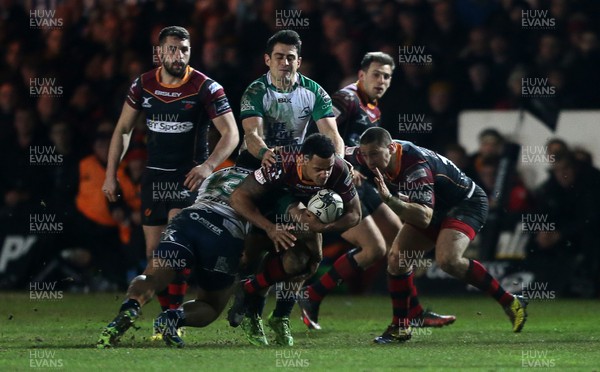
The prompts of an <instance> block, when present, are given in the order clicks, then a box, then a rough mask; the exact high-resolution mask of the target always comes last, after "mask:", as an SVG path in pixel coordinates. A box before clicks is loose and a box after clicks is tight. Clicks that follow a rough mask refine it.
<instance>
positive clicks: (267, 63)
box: [264, 53, 271, 67]
mask: <svg viewBox="0 0 600 372" xmlns="http://www.w3.org/2000/svg"><path fill="white" fill-rule="evenodd" d="M264 57H265V65H267V67H270V66H269V63H270V62H271V56H270V55H268V54H267V53H265V56H264Z"/></svg>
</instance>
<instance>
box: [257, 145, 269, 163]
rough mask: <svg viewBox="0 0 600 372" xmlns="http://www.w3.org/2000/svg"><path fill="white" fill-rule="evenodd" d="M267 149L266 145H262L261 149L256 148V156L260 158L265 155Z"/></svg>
mask: <svg viewBox="0 0 600 372" xmlns="http://www.w3.org/2000/svg"><path fill="white" fill-rule="evenodd" d="M267 151H269V149H268V148H266V147H263V148H262V149H260V150H258V158H259V159H260V160H262V158H263V157H264V156H265V153H266V152H267Z"/></svg>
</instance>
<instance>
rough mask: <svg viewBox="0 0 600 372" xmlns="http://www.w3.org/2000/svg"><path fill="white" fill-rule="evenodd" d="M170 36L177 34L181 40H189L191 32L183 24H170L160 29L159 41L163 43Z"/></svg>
mask: <svg viewBox="0 0 600 372" xmlns="http://www.w3.org/2000/svg"><path fill="white" fill-rule="evenodd" d="M168 36H175V37H177V38H179V39H181V40H189V38H190V33H189V32H188V30H186V29H185V28H183V27H181V26H168V27H165V28H163V29H162V30H160V33H159V34H158V43H159V44H161V45H162V44H163V43H164V42H165V40H166V39H167V37H168Z"/></svg>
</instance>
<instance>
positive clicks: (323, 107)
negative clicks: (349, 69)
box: [240, 73, 334, 148]
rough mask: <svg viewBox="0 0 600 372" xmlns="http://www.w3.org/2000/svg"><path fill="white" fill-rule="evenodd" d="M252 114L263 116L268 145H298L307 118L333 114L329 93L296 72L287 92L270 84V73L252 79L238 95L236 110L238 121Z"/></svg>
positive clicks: (302, 137) (264, 138) (308, 119)
mask: <svg viewBox="0 0 600 372" xmlns="http://www.w3.org/2000/svg"><path fill="white" fill-rule="evenodd" d="M253 116H260V117H262V118H263V134H262V135H263V140H264V141H265V143H266V144H267V146H269V147H274V146H286V145H299V144H302V143H303V142H304V137H305V136H306V129H307V127H308V123H309V122H310V119H311V118H312V119H313V120H314V121H315V122H316V121H317V120H320V119H322V118H326V117H334V115H333V110H332V106H331V98H330V97H329V94H327V92H325V89H323V88H322V87H321V86H320V85H319V84H317V83H316V82H314V81H313V80H311V79H309V78H307V77H306V76H304V75H302V74H300V73H297V80H296V83H295V84H294V86H293V87H292V89H291V90H290V91H287V92H284V91H281V90H279V89H277V88H276V87H275V86H274V85H273V84H272V82H271V74H270V73H266V74H264V75H263V76H261V77H260V78H258V79H256V80H254V81H253V82H252V83H251V84H250V85H249V86H248V88H246V91H245V92H244V95H243V96H242V103H241V113H240V117H241V118H242V120H243V119H246V118H249V117H253ZM244 148H245V144H244Z"/></svg>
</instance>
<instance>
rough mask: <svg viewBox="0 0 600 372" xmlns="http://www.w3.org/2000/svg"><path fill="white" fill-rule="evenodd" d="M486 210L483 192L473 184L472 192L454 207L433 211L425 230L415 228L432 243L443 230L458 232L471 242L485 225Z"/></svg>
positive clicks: (485, 199)
mask: <svg viewBox="0 0 600 372" xmlns="http://www.w3.org/2000/svg"><path fill="white" fill-rule="evenodd" d="M488 208H489V206H488V199H487V195H486V194H485V191H483V189H482V188H481V187H479V186H478V185H476V184H474V185H473V192H472V193H471V194H470V195H468V196H467V197H465V198H464V199H463V200H462V201H461V202H460V203H458V204H457V205H455V206H454V207H452V208H450V209H442V210H434V212H433V216H432V218H431V222H430V223H429V226H428V227H427V228H424V229H423V228H419V227H415V228H416V229H417V230H419V231H421V232H422V233H423V234H424V235H425V236H427V237H429V238H430V239H431V240H432V241H434V242H435V241H436V240H437V237H438V235H439V232H440V231H441V230H442V229H445V228H449V229H453V230H457V231H460V232H462V233H464V234H465V235H467V236H468V237H469V239H471V240H473V239H474V238H475V235H476V234H477V233H479V231H481V229H482V228H483V225H484V224H485V221H486V219H487V215H488ZM413 226H414V225H413Z"/></svg>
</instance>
